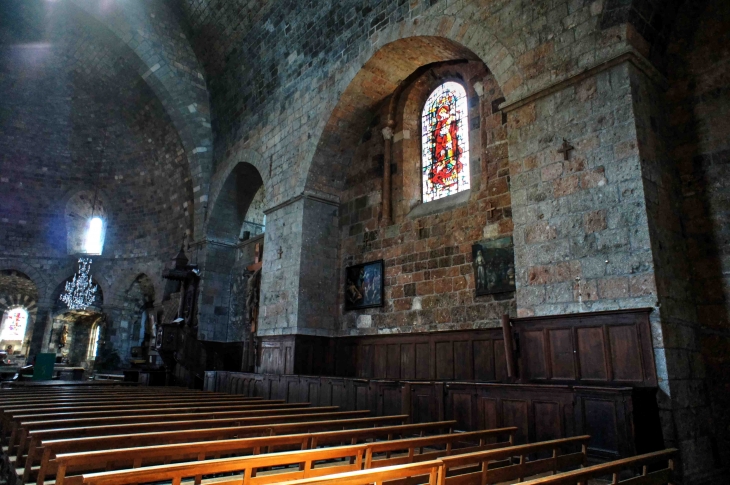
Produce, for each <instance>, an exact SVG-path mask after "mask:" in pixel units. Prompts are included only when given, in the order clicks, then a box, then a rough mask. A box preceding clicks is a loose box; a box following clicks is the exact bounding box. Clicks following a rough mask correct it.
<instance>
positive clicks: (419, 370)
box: [415, 342, 436, 380]
mask: <svg viewBox="0 0 730 485" xmlns="http://www.w3.org/2000/svg"><path fill="white" fill-rule="evenodd" d="M415 347H416V379H423V380H427V379H432V377H431V376H432V375H436V370H435V367H434V365H435V362H434V360H433V359H432V358H431V357H432V355H433V354H432V353H431V345H430V343H429V342H418V343H416V344H415ZM432 364H433V365H432ZM432 367H434V370H433V372H432V370H431V368H432Z"/></svg>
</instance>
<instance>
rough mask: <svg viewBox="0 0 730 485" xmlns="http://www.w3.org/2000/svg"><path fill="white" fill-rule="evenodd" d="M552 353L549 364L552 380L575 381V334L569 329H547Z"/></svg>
mask: <svg viewBox="0 0 730 485" xmlns="http://www.w3.org/2000/svg"><path fill="white" fill-rule="evenodd" d="M546 331H547V334H548V339H547V341H548V344H549V346H550V353H549V357H548V362H550V363H551V378H552V379H559V380H569V381H574V380H575V379H576V377H577V375H576V372H575V352H573V349H574V348H575V345H574V344H573V333H572V332H571V331H570V329H568V328H556V329H546Z"/></svg>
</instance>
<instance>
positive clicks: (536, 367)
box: [495, 308, 656, 387]
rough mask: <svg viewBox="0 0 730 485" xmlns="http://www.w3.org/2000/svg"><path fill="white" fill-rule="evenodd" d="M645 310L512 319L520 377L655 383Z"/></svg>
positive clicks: (595, 382)
mask: <svg viewBox="0 0 730 485" xmlns="http://www.w3.org/2000/svg"><path fill="white" fill-rule="evenodd" d="M650 312H651V309H644V308H642V309H632V310H616V311H607V312H593V313H581V314H575V315H556V316H545V317H529V318H519V319H513V320H512V329H513V332H514V333H515V334H516V340H517V341H518V342H519V346H520V357H519V369H518V371H519V374H520V377H521V382H530V381H532V382H552V381H555V382H559V383H575V384H579V385H580V384H583V385H586V384H587V385H599V384H613V385H630V386H636V387H656V372H655V363H654V350H653V347H652V341H651V326H650V322H649V313H650ZM495 362H496V360H495Z"/></svg>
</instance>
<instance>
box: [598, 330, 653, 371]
mask: <svg viewBox="0 0 730 485" xmlns="http://www.w3.org/2000/svg"><path fill="white" fill-rule="evenodd" d="M605 332H606V333H607V338H606V340H607V343H608V345H609V347H610V356H611V362H612V364H613V365H612V369H613V380H615V381H617V382H633V383H636V382H641V381H642V380H644V376H645V375H646V372H645V371H644V363H643V361H642V360H643V359H642V358H641V353H640V352H637V351H636V350H638V349H640V348H641V347H640V345H639V335H638V329H637V327H636V326H632V325H616V326H610V327H606V329H605ZM637 370H638V372H637Z"/></svg>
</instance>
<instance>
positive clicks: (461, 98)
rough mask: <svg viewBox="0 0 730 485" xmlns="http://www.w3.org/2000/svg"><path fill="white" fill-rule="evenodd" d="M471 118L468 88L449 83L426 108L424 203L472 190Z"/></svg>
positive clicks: (445, 84)
mask: <svg viewBox="0 0 730 485" xmlns="http://www.w3.org/2000/svg"><path fill="white" fill-rule="evenodd" d="M468 117H469V115H468V107H467V99H466V90H465V89H464V86H462V85H461V84H459V83H457V82H452V81H449V82H445V83H443V84H442V85H441V86H439V87H437V88H436V89H435V90H434V91H433V92H432V93H431V95H430V96H429V97H428V99H427V100H426V104H425V105H424V107H423V118H422V124H421V126H422V128H421V137H422V142H421V150H422V152H421V168H422V172H423V173H422V177H423V202H431V201H432V200H437V199H441V198H442V197H447V196H449V195H454V194H456V193H459V192H461V191H463V190H467V189H468V188H469V187H470V181H469V118H468Z"/></svg>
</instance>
